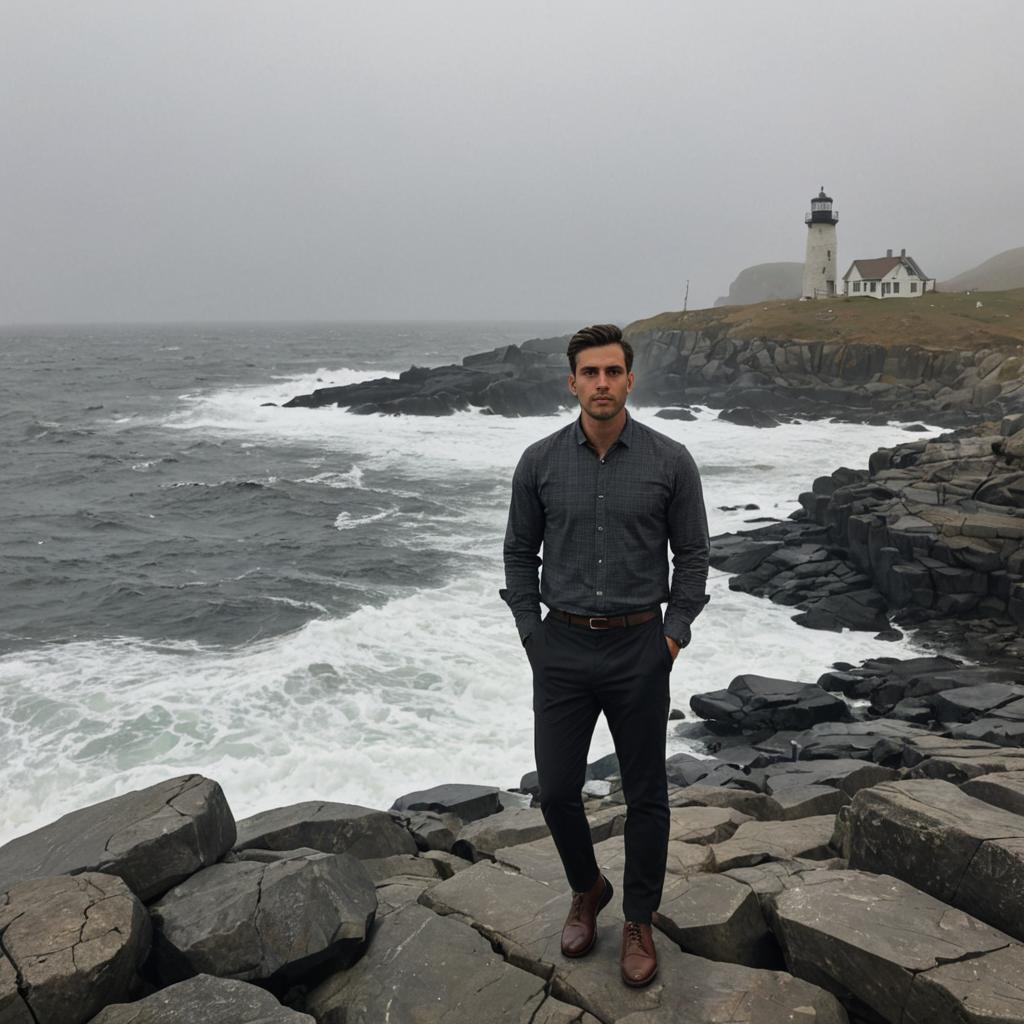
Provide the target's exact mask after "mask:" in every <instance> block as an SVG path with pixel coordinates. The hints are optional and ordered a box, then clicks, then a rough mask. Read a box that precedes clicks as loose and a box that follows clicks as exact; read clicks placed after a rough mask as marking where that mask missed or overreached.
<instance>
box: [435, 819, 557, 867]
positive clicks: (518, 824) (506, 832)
mask: <svg viewBox="0 0 1024 1024" xmlns="http://www.w3.org/2000/svg"><path fill="white" fill-rule="evenodd" d="M549 834H550V830H549V829H548V826H547V823H546V822H545V821H544V815H543V813H542V812H541V809H540V808H539V807H517V808H515V809H513V810H508V811H499V812H498V813H497V814H491V815H488V816H487V817H486V818H478V819H476V820H475V821H471V822H469V823H468V824H466V825H463V826H462V828H461V829H460V830H459V834H458V836H457V837H456V839H455V842H454V843H453V844H452V853H454V854H455V855H456V856H457V857H463V858H464V859H465V860H472V861H477V860H481V859H482V858H485V857H486V858H488V859H490V860H493V859H494V853H495V851H496V850H499V849H501V848H502V847H506V846H518V845H519V844H520V843H530V842H533V840H535V839H542V838H543V837H544V836H546V835H549Z"/></svg>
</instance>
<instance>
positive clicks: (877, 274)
mask: <svg viewBox="0 0 1024 1024" xmlns="http://www.w3.org/2000/svg"><path fill="white" fill-rule="evenodd" d="M933 291H935V278H934V277H926V276H925V274H924V272H923V271H922V270H921V268H920V267H919V266H918V265H917V261H916V260H915V259H914V258H913V257H912V256H908V255H907V250H906V249H901V250H900V254H899V256H893V254H892V249H889V250H887V251H886V254H885V255H884V256H879V257H878V258H877V259H873V260H854V261H853V262H852V263H851V264H850V269H849V270H848V271H847V272H846V273H845V274H843V294H844V295H853V296H858V295H867V296H869V297H870V298H872V299H916V298H918V297H919V296H921V295H924V293H925V292H933Z"/></svg>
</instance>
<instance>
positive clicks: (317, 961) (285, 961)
mask: <svg viewBox="0 0 1024 1024" xmlns="http://www.w3.org/2000/svg"><path fill="white" fill-rule="evenodd" d="M250 857H251V858H252V859H249V858H250ZM241 858H246V859H238V860H236V861H234V862H233V863H223V864H215V865H214V866H213V867H209V868H204V869H203V870H202V871H199V872H197V873H196V874H194V875H193V876H192V877H191V878H190V879H188V881H187V882H183V883H182V884H181V885H179V886H176V887H175V888H173V889H172V890H171V891H170V892H169V893H167V894H166V895H165V896H163V897H162V898H161V899H160V900H159V901H158V902H157V903H155V904H154V905H153V907H152V908H151V913H152V918H153V925H154V943H153V964H154V969H155V971H156V973H157V975H158V976H159V977H160V978H161V980H162V981H163V982H164V983H167V982H173V981H179V980H182V979H184V978H186V977H189V976H190V975H193V974H214V975H216V976H217V977H221V978H235V979H238V980H241V981H249V980H253V979H258V978H260V979H262V978H271V977H274V976H275V975H277V976H287V977H288V978H289V979H297V978H301V977H302V976H303V975H306V974H308V973H309V972H310V971H311V970H313V969H314V968H316V967H318V966H319V965H321V964H323V963H325V962H327V961H329V960H335V961H339V960H340V961H348V962H351V961H352V960H354V959H355V958H356V957H358V955H359V954H360V953H361V952H362V951H363V949H365V947H366V943H367V941H368V938H369V930H370V925H371V924H372V923H373V917H374V913H375V911H376V909H377V899H376V896H375V895H374V884H373V880H372V879H371V878H370V876H369V874H368V873H367V872H366V870H365V869H364V868H363V866H362V864H361V863H360V862H359V861H358V860H356V859H355V858H354V857H352V856H350V855H349V854H345V853H342V854H326V853H319V852H317V851H315V850H292V851H287V852H279V851H266V850H255V851H249V852H246V853H243V854H242V855H241Z"/></svg>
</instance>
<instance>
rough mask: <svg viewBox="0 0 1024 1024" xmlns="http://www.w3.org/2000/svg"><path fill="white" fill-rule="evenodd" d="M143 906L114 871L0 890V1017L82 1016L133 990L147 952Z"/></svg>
mask: <svg viewBox="0 0 1024 1024" xmlns="http://www.w3.org/2000/svg"><path fill="white" fill-rule="evenodd" d="M149 943H150V926H149V918H148V917H147V916H146V909H145V907H143V905H142V903H141V902H140V901H139V899H138V897H137V896H135V895H134V894H133V893H132V892H131V890H130V889H129V888H128V887H127V886H126V885H125V883H124V882H123V881H122V880H121V879H120V878H117V877H115V876H113V875H104V874H100V873H98V872H93V871H87V872H83V873H82V874H78V875H74V876H71V875H57V876H55V877H52V878H37V879H32V880H30V881H26V882H19V883H17V884H16V885H14V886H12V888H11V889H10V891H8V892H6V893H4V894H3V895H0V1020H3V1021H4V1022H5V1024H7V1022H8V1021H10V1022H11V1024H20V1022H21V1021H25V1022H26V1024H27V1022H32V1024H80V1022H82V1021H87V1020H89V1019H90V1018H91V1017H92V1016H93V1014H95V1013H96V1012H97V1011H99V1010H100V1009H101V1008H102V1007H103V1006H105V1005H106V1004H107V1003H110V1002H114V1001H115V1000H122V999H128V998H131V996H132V995H133V994H134V992H135V991H136V990H137V988H138V987H139V984H140V981H139V976H138V972H139V969H140V968H141V967H142V964H143V962H144V961H145V959H146V956H147V954H148V953H149Z"/></svg>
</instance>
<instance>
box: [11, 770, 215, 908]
mask: <svg viewBox="0 0 1024 1024" xmlns="http://www.w3.org/2000/svg"><path fill="white" fill-rule="evenodd" d="M234 841H235V819H234V818H233V817H232V814H231V809H230V808H229V807H228V804H227V800H225V798H224V794H223V792H222V791H221V788H220V786H218V785H217V783H216V782H213V781H212V780H211V779H205V778H203V776H201V775H183V776H181V777H179V778H176V779H169V780H168V781H167V782H161V783H158V784H157V785H155V786H149V787H148V788H147V789H139V790H134V791H133V792H131V793H125V794H123V795H122V796H116V797H114V798H113V799H111V800H104V801H103V802H102V803H98V804H92V805H91V806H89V807H83V808H80V809H79V810H77V811H72V812H71V813H70V814H65V815H64V817H62V818H58V819H57V821H54V822H52V823H51V824H49V825H44V826H43V827H42V828H39V829H36V830H35V831H34V832H29V833H27V834H26V835H23V836H19V837H18V838H17V839H12V840H11V841H10V842H9V843H7V844H6V845H5V846H3V847H0V892H4V891H6V890H7V889H9V888H10V887H11V886H12V885H14V883H15V882H20V881H22V880H23V879H27V878H45V877H47V876H50V875H77V874H80V873H81V872H83V871H99V872H101V873H103V874H107V875H117V876H118V878H122V879H124V881H125V883H126V884H127V886H128V888H129V889H131V890H132V892H134V893H135V895H136V896H138V897H139V899H141V900H143V901H144V902H145V901H148V900H151V899H153V898H154V897H155V896H159V895H160V894H161V893H164V892H166V891H167V890H168V889H169V888H170V887H171V886H172V885H176V884H177V883H178V882H180V881H182V880H183V879H186V878H188V876H189V875H191V874H193V873H195V872H196V871H198V870H199V869H200V868H203V867H206V866H207V865H208V864H213V863H215V862H216V861H217V860H218V859H219V858H220V857H221V856H223V854H225V853H226V852H227V851H228V850H230V849H231V845H232V843H234Z"/></svg>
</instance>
